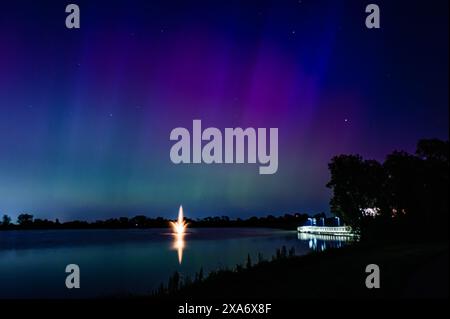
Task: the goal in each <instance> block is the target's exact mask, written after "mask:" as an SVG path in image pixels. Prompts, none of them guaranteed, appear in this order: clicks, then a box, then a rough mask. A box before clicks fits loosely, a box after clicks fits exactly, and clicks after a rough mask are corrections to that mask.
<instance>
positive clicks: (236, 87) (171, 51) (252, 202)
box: [0, 0, 449, 220]
mask: <svg viewBox="0 0 450 319" xmlns="http://www.w3.org/2000/svg"><path fill="white" fill-rule="evenodd" d="M73 2H74V3H77V4H78V5H79V6H80V9H81V29H79V30H68V29H66V28H65V27H64V20H65V16H66V13H65V12H64V8H65V5H66V4H67V3H66V2H64V1H39V2H36V1H21V0H19V1H7V2H2V4H1V11H0V112H1V113H0V214H8V215H11V216H13V217H15V216H17V214H19V213H22V212H29V213H32V214H34V215H35V216H37V217H41V218H60V219H61V220H67V219H73V218H79V219H95V218H107V217H118V216H134V215H137V214H146V215H148V216H165V217H167V216H173V215H174V212H176V210H177V208H178V207H179V205H180V204H183V207H185V211H186V215H189V216H190V217H202V216H206V215H229V216H233V217H236V216H242V217H245V216H249V215H267V214H284V213H287V212H311V213H317V212H320V211H325V212H328V211H329V208H328V201H329V197H330V194H329V191H328V190H327V189H326V187H325V184H326V183H327V181H328V178H329V174H328V170H327V163H328V162H329V160H330V159H331V157H332V156H334V155H337V154H341V153H359V154H361V155H363V156H364V157H367V158H374V159H379V160H382V159H383V158H384V156H385V155H386V154H387V153H389V152H391V151H392V150H394V149H404V150H406V151H414V149H415V144H416V142H417V140H418V139H421V138H433V137H437V138H443V139H448V67H449V66H448V53H449V52H448V2H447V1H434V2H433V4H432V5H431V4H430V5H427V6H425V5H424V4H423V3H422V2H418V1H417V2H416V1H375V2H376V3H378V4H379V6H380V8H381V14H382V28H381V29H380V30H368V29H366V28H365V26H364V19H365V16H366V13H365V12H364V7H365V5H366V3H365V2H363V1H324V0H320V1H312V0H302V1H298V0H294V1H200V0H199V1H172V0H168V1H133V0H127V1H122V0H120V1H119V0H118V1H78V0H76V1H73ZM393 2H395V3H393ZM194 119H201V120H202V123H204V125H205V126H214V127H217V128H225V127H238V126H240V127H250V126H252V127H266V128H269V127H277V128H279V167H278V171H277V173H276V174H274V175H259V174H257V173H256V172H255V167H254V166H252V165H247V164H240V165H220V166H214V165H213V166H211V165H206V164H201V165H181V166H180V165H174V164H173V163H172V162H171V161H170V158H169V151H170V147H171V145H172V143H171V141H170V140H169V134H170V132H171V130H172V129H173V128H175V127H189V126H190V125H191V124H192V121H193V120H194Z"/></svg>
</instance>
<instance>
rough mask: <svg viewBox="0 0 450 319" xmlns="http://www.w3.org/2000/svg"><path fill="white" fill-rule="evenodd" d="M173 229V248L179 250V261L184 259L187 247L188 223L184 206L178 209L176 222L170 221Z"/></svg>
mask: <svg viewBox="0 0 450 319" xmlns="http://www.w3.org/2000/svg"><path fill="white" fill-rule="evenodd" d="M170 224H171V226H172V229H173V236H174V243H173V248H174V249H176V250H177V252H178V262H179V263H180V264H181V261H182V260H183V249H184V247H185V243H184V235H185V233H186V228H187V223H186V222H185V221H184V216H183V206H180V209H179V210H178V219H177V221H176V222H170Z"/></svg>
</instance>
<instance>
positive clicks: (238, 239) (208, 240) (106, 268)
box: [0, 228, 346, 298]
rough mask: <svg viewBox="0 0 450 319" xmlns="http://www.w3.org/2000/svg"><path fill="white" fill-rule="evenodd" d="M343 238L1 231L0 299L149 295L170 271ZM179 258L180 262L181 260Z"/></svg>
mask: <svg viewBox="0 0 450 319" xmlns="http://www.w3.org/2000/svg"><path fill="white" fill-rule="evenodd" d="M344 244H346V242H345V239H343V238H338V237H330V236H325V237H323V236H312V235H300V234H297V232H296V231H283V230H273V229H257V228H252V229H248V228H202V229H189V230H188V233H187V234H186V235H185V236H184V238H183V239H182V240H180V238H178V240H177V238H176V237H174V235H172V234H171V233H170V231H169V230H168V229H145V230H43V231H3V232H0V298H85V297H101V296H114V295H121V294H127V293H133V294H146V293H150V292H151V291H153V290H154V289H156V288H157V287H158V286H159V285H160V284H161V283H166V282H167V280H168V278H169V276H170V275H172V274H173V273H174V272H175V271H178V272H180V274H181V275H182V276H191V277H193V276H194V274H195V273H196V272H198V271H199V270H200V268H203V270H204V272H205V273H208V272H209V271H211V270H215V269H218V268H225V267H234V266H235V265H236V264H244V263H245V262H246V260H247V255H248V254H250V256H251V258H252V260H253V261H256V260H257V256H258V253H261V254H262V255H263V257H264V258H265V259H269V258H270V257H271V256H272V255H274V254H275V251H276V249H277V248H280V247H282V246H283V245H284V246H286V248H288V249H289V248H291V247H294V248H295V252H296V254H297V255H304V254H307V253H309V252H311V251H312V250H323V249H326V248H329V247H341V246H342V245H344ZM180 259H181V263H180ZM68 264H77V265H79V266H80V273H81V288H80V289H71V290H69V289H67V288H66V287H65V278H66V276H67V274H66V273H65V267H66V265H68Z"/></svg>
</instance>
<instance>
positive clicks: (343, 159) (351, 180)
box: [327, 155, 385, 230]
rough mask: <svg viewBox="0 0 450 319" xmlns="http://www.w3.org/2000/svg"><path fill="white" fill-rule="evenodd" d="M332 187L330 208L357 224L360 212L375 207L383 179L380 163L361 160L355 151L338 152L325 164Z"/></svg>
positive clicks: (359, 219) (354, 225) (352, 223)
mask: <svg viewBox="0 0 450 319" xmlns="http://www.w3.org/2000/svg"><path fill="white" fill-rule="evenodd" d="M329 169H330V173H331V180H330V182H329V183H328V184H327V187H329V188H331V189H332V190H333V197H332V199H331V202H330V205H331V211H332V212H333V213H334V214H335V215H336V216H339V217H340V218H342V219H343V220H344V222H346V223H347V224H350V225H351V226H353V227H354V228H355V229H357V230H358V229H359V228H360V226H361V222H362V218H363V217H364V216H363V212H364V211H365V210H366V209H368V208H369V209H372V208H376V207H379V202H380V194H381V189H382V186H383V182H384V179H385V176H384V171H383V168H382V166H381V164H380V163H378V162H376V161H373V160H369V161H364V160H363V159H362V157H361V156H359V155H340V156H336V157H334V158H333V159H332V160H331V163H330V164H329Z"/></svg>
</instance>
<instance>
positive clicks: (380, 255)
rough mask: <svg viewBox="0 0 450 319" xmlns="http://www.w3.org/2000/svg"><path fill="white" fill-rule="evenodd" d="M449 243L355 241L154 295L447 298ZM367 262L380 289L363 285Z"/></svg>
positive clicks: (223, 298) (220, 297) (188, 297)
mask: <svg viewBox="0 0 450 319" xmlns="http://www.w3.org/2000/svg"><path fill="white" fill-rule="evenodd" d="M448 259H449V257H448V242H440V243H427V244H424V243H422V244H383V245H381V244H377V245H367V244H365V245H362V244H360V245H357V246H353V247H347V248H344V249H339V250H330V251H326V252H322V253H315V254H312V255H308V256H302V257H289V258H284V259H280V260H275V261H270V262H263V263H261V264H258V265H255V266H253V267H251V268H249V269H243V270H241V271H239V272H236V271H234V272H233V271H221V272H218V273H216V274H215V275H213V276H210V277H208V278H206V279H205V280H203V281H202V282H199V283H193V284H191V285H189V286H186V287H184V288H182V289H181V290H180V291H178V292H172V293H170V294H169V296H168V297H156V299H159V298H161V299H165V298H169V299H170V298H174V297H175V298H180V299H196V298H199V299H215V300H225V299H230V298H232V299H235V300H236V299H240V298H243V299H246V300H248V299H249V298H254V299H268V300H270V299H274V298H276V299H285V298H287V299H301V298H370V299H372V298H448V269H449V268H448ZM368 264H377V265H378V266H379V267H380V278H381V281H380V282H381V288H380V289H367V288H366V285H365V280H366V277H367V276H368V274H367V273H366V272H365V269H366V266H367V265H368Z"/></svg>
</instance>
